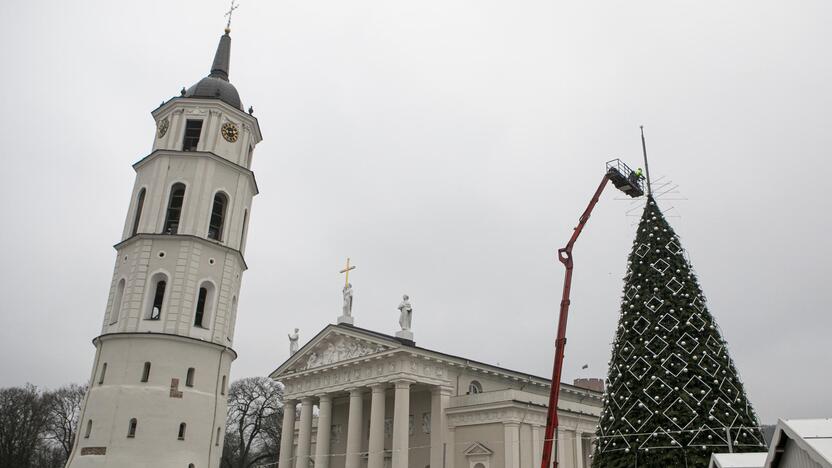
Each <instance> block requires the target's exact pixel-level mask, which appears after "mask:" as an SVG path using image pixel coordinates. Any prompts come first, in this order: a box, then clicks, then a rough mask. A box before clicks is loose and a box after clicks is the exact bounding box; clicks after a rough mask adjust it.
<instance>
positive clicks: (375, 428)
mask: <svg viewBox="0 0 832 468" xmlns="http://www.w3.org/2000/svg"><path fill="white" fill-rule="evenodd" d="M371 388H372V391H373V396H372V399H371V402H370V445H369V452H370V453H369V454H368V455H367V468H384V405H385V390H386V388H387V386H386V385H385V384H375V385H373V386H371Z"/></svg>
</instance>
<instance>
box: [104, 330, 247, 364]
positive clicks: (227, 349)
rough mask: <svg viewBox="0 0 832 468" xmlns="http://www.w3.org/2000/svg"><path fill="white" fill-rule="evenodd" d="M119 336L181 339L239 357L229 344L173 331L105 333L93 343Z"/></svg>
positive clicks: (148, 338) (235, 357)
mask: <svg viewBox="0 0 832 468" xmlns="http://www.w3.org/2000/svg"><path fill="white" fill-rule="evenodd" d="M119 338H134V339H139V340H141V339H147V340H159V339H165V340H174V341H181V342H185V343H190V344H199V345H205V346H210V347H212V348H216V349H217V350H223V351H225V352H228V353H231V354H232V355H233V356H234V359H237V351H234V348H231V347H229V346H223V345H221V344H217V343H214V342H213V341H205V340H200V339H199V338H191V337H190V336H183V335H174V334H173V333H156V332H118V333H105V334H103V335H99V336H97V337H95V338H93V339H92V344H94V345H95V346H98V343H103V342H105V341H108V340H113V339H119Z"/></svg>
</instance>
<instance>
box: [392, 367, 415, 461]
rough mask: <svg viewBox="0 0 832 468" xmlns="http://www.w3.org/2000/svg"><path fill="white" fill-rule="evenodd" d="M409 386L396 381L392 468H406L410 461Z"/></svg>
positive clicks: (405, 381)
mask: <svg viewBox="0 0 832 468" xmlns="http://www.w3.org/2000/svg"><path fill="white" fill-rule="evenodd" d="M410 384H411V382H410V381H409V380H398V381H396V401H395V404H394V406H393V468H408V463H409V459H410Z"/></svg>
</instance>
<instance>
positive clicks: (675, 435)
mask: <svg viewBox="0 0 832 468" xmlns="http://www.w3.org/2000/svg"><path fill="white" fill-rule="evenodd" d="M654 233H656V235H654ZM627 266H628V271H627V274H626V276H625V278H624V280H625V283H624V296H623V297H622V300H621V316H620V318H619V326H618V327H617V329H616V336H615V341H614V343H613V353H612V359H611V360H610V363H609V366H610V367H609V372H608V376H609V377H608V379H607V382H606V383H607V392H608V395H609V396H612V398H604V399H603V405H604V410H603V415H604V418H603V419H604V424H603V425H601V426H599V427H598V429H597V430H596V436H597V437H598V441H597V444H596V446H595V452H594V454H593V457H592V466H593V467H594V468H625V467H632V466H657V467H659V466H662V467H664V466H688V467H700V466H701V467H706V466H708V463H709V460H710V457H711V453H713V452H728V451H729V444H731V445H733V451H734V452H760V451H765V450H766V448H765V444H764V442H763V440H764V439H763V436H762V433H761V432H760V430H759V422H758V419H757V416H756V414H755V413H754V410H753V409H752V407H751V404H750V403H749V401H748V399H747V397H746V394H745V389H744V387H743V385H742V383H741V382H740V379H739V377H738V373H737V370H736V368H735V367H734V363H733V361H731V358H730V357H729V356H728V352H727V346H726V344H725V341H724V339H723V338H722V334H721V332H720V330H719V328H718V327H717V326H715V325H716V323H715V321H714V318H713V316H712V315H711V313H710V311H709V310H708V307H707V305H706V302H705V296H704V294H703V293H702V289H701V288H700V286H699V282H698V280H697V277H696V274H695V273H694V272H693V268H692V267H691V265H690V263H689V261H688V259H687V256H686V254H685V251H684V249H683V248H682V247H681V241H680V240H679V236H678V235H677V234H676V233H675V232H674V231H673V228H672V227H671V226H670V225H669V224H668V222H667V220H666V219H665V217H664V215H663V214H662V212H661V210H659V207H658V206H657V205H656V203H655V200H654V199H653V198H652V197H651V196H648V198H647V204H646V206H645V208H644V213H643V214H642V217H641V221H640V223H639V228H638V229H637V231H636V239H635V240H634V241H633V250H632V252H631V253H630V257H629V258H628V259H627ZM633 273H635V274H633ZM637 292H642V293H637ZM627 313H630V314H631V316H634V317H636V320H635V321H632V320H625V319H624V317H625V316H626V314H627ZM633 313H635V315H632V314H633ZM616 395H619V396H623V397H624V398H616ZM639 435H641V436H642V440H640V441H639ZM631 448H632V449H633V450H630V449H631Z"/></svg>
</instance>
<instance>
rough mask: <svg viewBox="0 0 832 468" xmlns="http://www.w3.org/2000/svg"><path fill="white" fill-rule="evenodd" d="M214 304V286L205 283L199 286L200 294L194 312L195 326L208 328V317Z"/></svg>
mask: <svg viewBox="0 0 832 468" xmlns="http://www.w3.org/2000/svg"><path fill="white" fill-rule="evenodd" d="M213 303H214V285H213V284H211V283H209V282H207V281H206V282H205V283H202V284H201V285H200V286H199V294H198V295H197V297H196V309H195V310H194V326H195V327H201V328H208V326H207V325H208V321H209V319H208V317H209V316H210V312H211V307H212V305H213Z"/></svg>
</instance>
